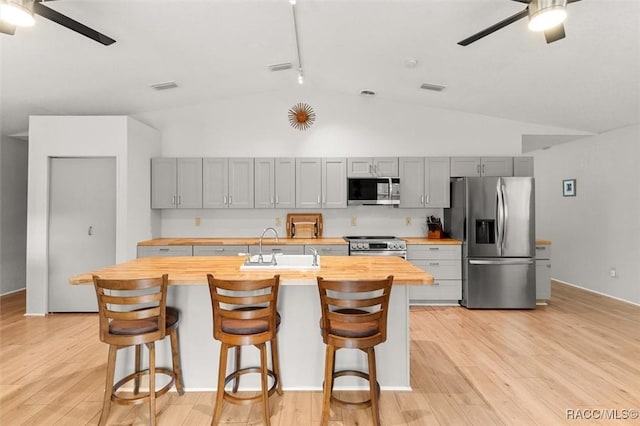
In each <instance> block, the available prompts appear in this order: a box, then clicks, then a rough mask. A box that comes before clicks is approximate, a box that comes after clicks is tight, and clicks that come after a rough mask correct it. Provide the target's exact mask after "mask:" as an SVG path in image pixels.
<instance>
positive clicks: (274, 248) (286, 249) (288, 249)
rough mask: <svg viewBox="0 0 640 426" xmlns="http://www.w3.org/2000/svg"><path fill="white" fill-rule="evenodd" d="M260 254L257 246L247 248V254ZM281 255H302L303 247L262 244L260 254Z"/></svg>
mask: <svg viewBox="0 0 640 426" xmlns="http://www.w3.org/2000/svg"><path fill="white" fill-rule="evenodd" d="M259 252H260V247H259V246H249V253H251V254H258V253H259ZM272 252H275V253H282V254H304V246H303V245H297V244H293V245H289V244H286V245H285V244H263V245H262V254H271V253H272Z"/></svg>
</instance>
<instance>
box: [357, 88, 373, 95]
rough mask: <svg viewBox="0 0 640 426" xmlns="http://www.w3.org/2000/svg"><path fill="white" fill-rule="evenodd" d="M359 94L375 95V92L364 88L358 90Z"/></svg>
mask: <svg viewBox="0 0 640 426" xmlns="http://www.w3.org/2000/svg"><path fill="white" fill-rule="evenodd" d="M360 95H362V96H375V95H376V92H374V91H373V90H369V89H364V90H361V91H360Z"/></svg>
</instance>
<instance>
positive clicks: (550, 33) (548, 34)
mask: <svg viewBox="0 0 640 426" xmlns="http://www.w3.org/2000/svg"><path fill="white" fill-rule="evenodd" d="M564 37H565V34H564V25H562V24H560V25H558V26H555V27H553V28H551V29H549V30H547V31H545V32H544V38H545V39H546V40H547V44H549V43H553V42H554V41H558V40H562V39H563V38H564Z"/></svg>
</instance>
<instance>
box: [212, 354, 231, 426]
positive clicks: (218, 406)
mask: <svg viewBox="0 0 640 426" xmlns="http://www.w3.org/2000/svg"><path fill="white" fill-rule="evenodd" d="M228 351H229V345H227V344H226V343H221V346H220V366H219V367H218V389H217V390H216V403H215V406H214V407H213V419H211V426H216V425H217V424H218V422H219V421H220V416H221V415H222V400H223V397H224V379H225V376H226V375H227V352H228Z"/></svg>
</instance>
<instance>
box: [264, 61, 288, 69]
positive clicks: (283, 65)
mask: <svg viewBox="0 0 640 426" xmlns="http://www.w3.org/2000/svg"><path fill="white" fill-rule="evenodd" d="M291 67H292V65H291V62H283V63H281V64H273V65H269V67H268V68H269V71H282V70H288V69H291Z"/></svg>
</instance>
